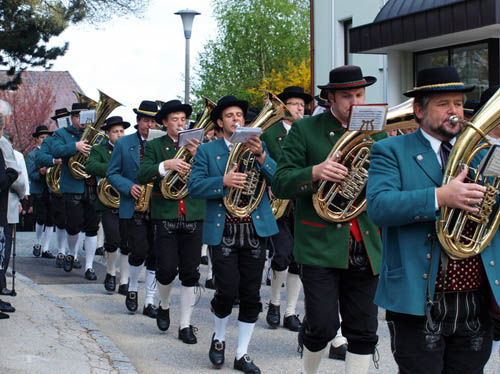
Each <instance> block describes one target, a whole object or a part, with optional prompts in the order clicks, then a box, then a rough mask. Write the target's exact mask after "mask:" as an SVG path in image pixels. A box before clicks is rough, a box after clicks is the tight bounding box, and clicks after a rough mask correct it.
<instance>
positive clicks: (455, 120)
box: [448, 115, 460, 125]
mask: <svg viewBox="0 0 500 374" xmlns="http://www.w3.org/2000/svg"><path fill="white" fill-rule="evenodd" d="M448 122H450V124H452V125H456V124H458V123H460V118H458V117H457V116H455V115H453V116H450V118H448Z"/></svg>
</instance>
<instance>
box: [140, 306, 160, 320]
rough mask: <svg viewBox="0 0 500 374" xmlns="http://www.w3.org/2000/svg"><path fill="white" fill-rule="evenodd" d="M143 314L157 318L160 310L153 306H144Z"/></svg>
mask: <svg viewBox="0 0 500 374" xmlns="http://www.w3.org/2000/svg"><path fill="white" fill-rule="evenodd" d="M142 314H144V315H145V316H148V317H149V318H156V316H157V315H158V308H157V307H155V306H154V305H153V304H148V305H147V306H144V308H142Z"/></svg>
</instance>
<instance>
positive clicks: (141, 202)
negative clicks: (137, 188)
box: [135, 182, 153, 212]
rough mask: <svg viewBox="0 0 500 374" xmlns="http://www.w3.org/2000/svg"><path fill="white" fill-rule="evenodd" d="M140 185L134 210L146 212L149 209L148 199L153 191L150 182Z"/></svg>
mask: <svg viewBox="0 0 500 374" xmlns="http://www.w3.org/2000/svg"><path fill="white" fill-rule="evenodd" d="M141 187H142V190H141V195H140V196H139V198H138V199H137V201H136V202H135V210H136V211H137V212H147V211H148V209H149V201H150V200H151V193H152V192H153V183H152V182H151V183H148V184H146V185H145V186H141Z"/></svg>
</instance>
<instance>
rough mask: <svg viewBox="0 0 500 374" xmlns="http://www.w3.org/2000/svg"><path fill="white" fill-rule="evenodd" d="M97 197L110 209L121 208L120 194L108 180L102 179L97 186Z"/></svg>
mask: <svg viewBox="0 0 500 374" xmlns="http://www.w3.org/2000/svg"><path fill="white" fill-rule="evenodd" d="M97 197H98V198H99V200H101V203H103V204H104V205H105V206H107V207H108V208H113V209H118V208H119V207H120V193H119V192H118V190H117V189H116V188H114V187H113V186H112V185H111V183H109V182H108V180H107V179H106V178H102V179H101V180H100V181H99V183H98V184H97Z"/></svg>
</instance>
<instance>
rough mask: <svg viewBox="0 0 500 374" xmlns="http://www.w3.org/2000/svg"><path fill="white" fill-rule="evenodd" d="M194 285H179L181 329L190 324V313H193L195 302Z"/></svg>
mask: <svg viewBox="0 0 500 374" xmlns="http://www.w3.org/2000/svg"><path fill="white" fill-rule="evenodd" d="M194 290H195V287H185V286H181V321H180V325H179V326H180V328H181V330H182V329H184V328H186V327H189V325H190V324H191V315H192V314H193V309H194V303H195V302H196V294H195V293H194Z"/></svg>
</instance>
